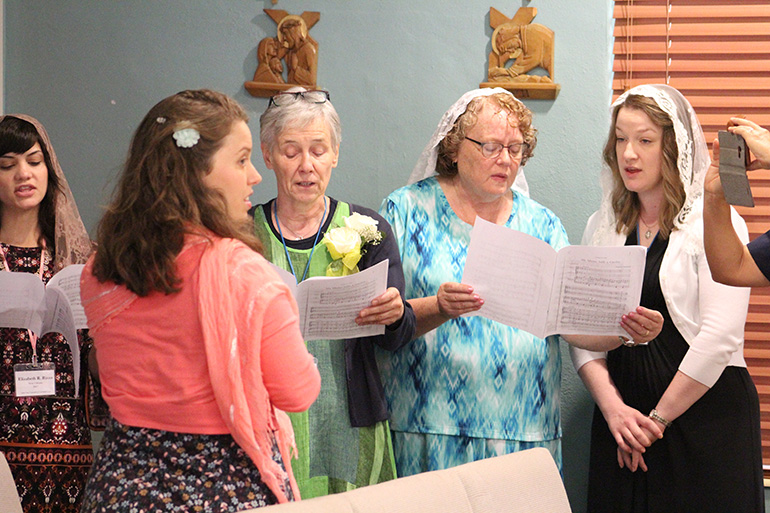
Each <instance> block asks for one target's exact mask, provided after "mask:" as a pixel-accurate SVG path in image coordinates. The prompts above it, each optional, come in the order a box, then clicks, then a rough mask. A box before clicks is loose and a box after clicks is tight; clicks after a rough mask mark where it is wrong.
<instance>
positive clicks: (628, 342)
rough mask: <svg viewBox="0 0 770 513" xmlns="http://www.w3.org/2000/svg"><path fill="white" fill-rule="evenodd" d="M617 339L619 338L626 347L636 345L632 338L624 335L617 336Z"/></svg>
mask: <svg viewBox="0 0 770 513" xmlns="http://www.w3.org/2000/svg"><path fill="white" fill-rule="evenodd" d="M618 340H620V343H621V344H623V345H624V346H626V347H634V346H635V345H636V342H634V339H628V338H625V337H621V336H618Z"/></svg>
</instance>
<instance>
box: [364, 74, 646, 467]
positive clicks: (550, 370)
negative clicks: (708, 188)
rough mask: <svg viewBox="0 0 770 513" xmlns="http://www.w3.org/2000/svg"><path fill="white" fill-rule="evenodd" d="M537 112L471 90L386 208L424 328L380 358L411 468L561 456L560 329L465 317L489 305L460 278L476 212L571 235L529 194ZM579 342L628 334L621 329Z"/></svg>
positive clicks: (632, 321) (641, 324)
mask: <svg viewBox="0 0 770 513" xmlns="http://www.w3.org/2000/svg"><path fill="white" fill-rule="evenodd" d="M531 120H532V114H531V112H530V111H529V110H528V109H527V108H526V107H525V106H524V104H522V103H521V102H519V101H518V100H517V99H516V98H515V97H514V96H513V95H512V94H510V93H509V92H507V91H505V90H504V89H497V88H496V89H480V90H475V91H470V92H468V93H466V94H465V95H464V96H463V97H462V98H460V100H458V102H457V103H455V105H453V106H452V107H451V108H450V110H449V111H447V113H446V114H445V115H444V118H443V119H442V121H441V123H440V124H439V128H438V129H437V131H436V133H435V134H434V136H433V139H432V140H431V142H430V143H429V144H428V146H427V147H426V149H425V151H424V152H423V155H422V157H421V159H420V162H418V164H417V167H416V168H415V171H414V172H413V174H412V177H411V178H410V182H413V183H411V185H408V186H406V187H403V188H401V189H398V190H397V191H395V192H393V193H392V194H390V196H388V197H387V198H386V199H385V201H384V202H383V204H382V207H381V209H380V213H381V214H382V215H383V217H384V218H385V219H386V220H387V221H388V222H389V223H390V225H391V226H392V228H393V233H394V235H395V237H396V239H397V241H398V244H399V248H400V251H401V259H402V263H403V270H404V278H405V280H406V298H407V299H408V300H409V302H410V304H411V305H412V307H413V308H414V311H415V315H416V317H417V335H418V336H419V337H418V338H417V339H416V340H414V341H413V342H412V343H411V344H409V345H407V346H405V347H403V348H401V349H400V350H398V351H396V352H395V353H392V354H387V355H386V354H384V353H381V354H380V359H379V364H380V369H381V371H382V373H383V382H384V384H385V388H386V394H387V396H388V399H389V403H390V410H391V429H392V431H393V443H394V450H395V453H396V466H397V468H398V473H399V475H400V476H404V475H410V474H415V473H419V472H423V471H427V470H438V469H442V468H448V467H452V466H455V465H459V464H462V463H466V462H469V461H473V460H478V459H482V458H487V457H491V456H497V455H501V454H506V453H510V452H515V451H519V450H523V449H528V448H533V447H546V448H547V449H549V450H550V451H551V453H552V455H553V457H554V459H555V461H556V462H557V463H558V464H559V465H561V442H560V441H561V424H560V414H559V387H560V380H561V356H560V353H559V343H558V337H557V336H552V337H548V338H546V339H540V338H537V337H536V336H534V335H532V334H530V333H527V332H524V331H522V330H518V329H516V328H512V327H509V326H506V325H503V324H500V323H498V322H495V321H492V320H489V319H486V318H483V317H460V316H461V315H462V314H464V313H467V312H470V311H474V310H478V309H479V308H480V307H481V305H482V303H483V298H481V297H479V296H478V295H477V294H475V293H474V292H473V290H472V288H471V287H470V286H468V285H462V284H460V281H461V279H462V273H463V269H464V267H465V258H466V254H467V249H468V243H469V241H470V233H471V229H472V227H473V223H474V221H475V219H476V216H479V217H481V218H483V219H486V220H487V221H490V222H493V223H496V224H499V225H502V226H506V227H508V228H511V229H513V230H518V231H522V232H524V233H527V234H529V235H532V236H534V237H537V238H538V239H541V240H543V241H545V242H546V243H548V244H550V245H551V246H552V247H553V248H554V249H555V250H559V249H561V248H562V247H564V246H566V245H568V244H569V242H568V240H567V234H566V232H565V231H564V227H563V226H562V224H561V221H559V218H558V217H556V215H554V213H553V212H551V211H550V210H548V209H547V208H545V207H543V206H542V205H540V204H539V203H537V202H535V201H533V200H531V199H530V198H529V197H527V196H526V195H525V194H524V193H523V192H524V191H525V190H526V182H525V181H524V180H523V175H522V174H521V173H519V167H520V166H522V165H523V164H524V163H525V162H526V161H527V159H529V157H530V156H531V155H532V151H533V149H534V148H535V144H536V136H535V133H536V131H535V129H534V128H533V127H532V125H531ZM435 173H437V174H438V176H435V177H434V176H431V175H433V174H435ZM418 180H419V181H418ZM514 182H516V183H514ZM512 186H513V189H512ZM626 317H627V320H626V321H625V324H624V327H626V330H627V331H628V332H629V336H630V337H631V338H633V339H634V340H635V341H636V342H643V341H647V340H649V335H654V334H655V332H656V330H657V329H658V328H657V322H658V317H657V313H656V312H648V311H644V315H642V314H641V313H636V312H634V313H630V314H629V315H628V316H626ZM648 328H649V329H650V330H651V331H652V332H650V331H648ZM574 341H576V342H581V343H585V344H599V345H602V344H605V345H609V346H610V347H615V346H617V345H618V344H619V341H618V338H617V337H585V338H584V337H575V339H574ZM593 347H598V346H593Z"/></svg>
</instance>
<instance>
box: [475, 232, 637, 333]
mask: <svg viewBox="0 0 770 513" xmlns="http://www.w3.org/2000/svg"><path fill="white" fill-rule="evenodd" d="M645 254H646V252H645V249H644V248H643V247H641V246H621V247H589V246H568V247H565V248H562V249H561V251H559V252H558V253H557V252H556V250H554V249H553V248H552V247H551V246H549V245H548V244H547V243H545V242H543V241H542V240H540V239H537V238H536V237H532V236H531V235H528V234H525V233H522V232H518V231H516V230H511V229H509V228H506V227H504V226H499V225H496V224H494V223H490V222H488V221H485V220H483V219H481V218H476V222H475V224H474V227H473V230H472V232H471V242H470V245H469V247H468V256H467V258H466V261H465V270H464V273H463V279H462V282H463V283H466V284H468V285H471V286H472V287H473V289H474V292H476V293H477V294H479V296H481V298H482V299H484V305H483V306H482V307H481V309H480V310H478V311H476V312H472V313H470V314H467V315H468V316H472V315H480V316H483V317H486V318H488V319H492V320H494V321H497V322H501V323H503V324H506V325H508V326H512V327H514V328H519V329H522V330H525V331H528V332H530V333H532V334H534V335H536V336H538V337H540V338H543V337H545V336H548V335H555V334H565V335H567V334H583V335H626V332H625V330H623V328H621V327H620V319H621V317H622V316H623V315H624V314H626V313H628V312H630V311H632V310H633V309H635V308H636V307H637V306H638V305H639V300H640V299H641V294H642V280H643V278H644V265H645Z"/></svg>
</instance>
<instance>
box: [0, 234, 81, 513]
mask: <svg viewBox="0 0 770 513" xmlns="http://www.w3.org/2000/svg"><path fill="white" fill-rule="evenodd" d="M1 246H2V247H1V248H0V249H2V251H3V252H4V253H5V255H6V260H7V262H8V266H9V267H10V270H11V271H15V272H27V273H39V271H40V258H41V249H40V248H20V247H15V246H8V245H5V244H2V245H1ZM46 260H47V261H46V265H45V266H44V272H43V281H44V282H46V283H47V282H48V280H49V279H51V276H52V266H51V265H50V261H48V258H46ZM2 272H5V271H2ZM79 338H80V339H81V340H80V341H79V342H80V344H81V349H82V348H83V345H84V344H87V343H89V342H90V341H89V340H88V339H87V335H85V336H81V337H79ZM0 344H2V346H1V347H2V362H0V451H2V452H4V453H5V457H6V458H7V459H8V463H9V465H10V467H11V472H12V473H13V477H14V480H15V481H16V488H17V490H18V492H19V496H20V497H21V501H22V506H23V509H24V512H25V513H38V512H45V513H69V512H73V513H74V512H78V511H79V510H80V502H81V499H82V493H83V489H84V488H85V483H86V479H87V477H88V471H89V469H90V467H91V463H92V461H93V452H92V449H91V433H90V431H89V428H88V424H87V422H86V414H85V402H84V400H83V391H84V390H85V386H84V384H85V379H86V375H87V371H86V369H87V365H86V364H85V362H83V363H82V364H81V396H80V397H79V398H78V399H75V397H74V396H75V383H74V378H73V373H72V352H71V351H70V348H69V344H68V343H67V341H66V340H65V339H64V337H63V336H62V335H60V334H55V333H49V334H47V335H45V336H43V337H40V339H39V340H38V342H37V356H38V360H39V361H40V362H53V363H54V364H55V365H56V395H55V396H49V397H15V395H14V373H13V366H14V365H15V364H17V363H30V362H31V361H32V345H31V343H30V340H29V336H28V334H27V330H23V329H13V328H0ZM81 354H82V356H83V357H85V355H86V351H81Z"/></svg>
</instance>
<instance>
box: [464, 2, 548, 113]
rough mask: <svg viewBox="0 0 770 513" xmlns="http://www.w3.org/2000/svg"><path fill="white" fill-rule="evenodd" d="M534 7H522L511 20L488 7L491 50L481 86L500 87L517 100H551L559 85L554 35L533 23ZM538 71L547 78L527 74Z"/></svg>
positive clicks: (542, 26) (535, 11)
mask: <svg viewBox="0 0 770 513" xmlns="http://www.w3.org/2000/svg"><path fill="white" fill-rule="evenodd" d="M536 15H537V9H536V8H535V7H521V8H519V10H518V11H517V12H516V14H515V15H514V17H513V18H510V19H509V18H508V17H506V16H505V15H504V14H503V13H501V12H500V11H498V10H497V9H495V8H494V7H490V9H489V25H490V27H492V28H493V29H494V32H493V33H492V41H491V42H492V51H491V52H490V53H489V70H488V73H487V82H482V83H481V84H479V86H480V87H502V88H504V89H507V90H509V91H511V92H512V93H513V94H514V95H515V96H516V97H517V98H532V99H544V100H553V99H555V98H556V97H557V96H558V94H559V90H560V89H561V86H560V85H559V84H556V83H554V81H553V77H554V69H553V67H554V66H553V64H554V58H553V57H554V32H553V30H551V29H549V28H548V27H546V26H544V25H539V24H537V23H532V20H533V19H534V18H535V16H536ZM536 68H541V69H542V70H544V71H545V73H546V75H536V74H531V75H530V74H528V73H529V72H530V71H532V70H534V69H536Z"/></svg>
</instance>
